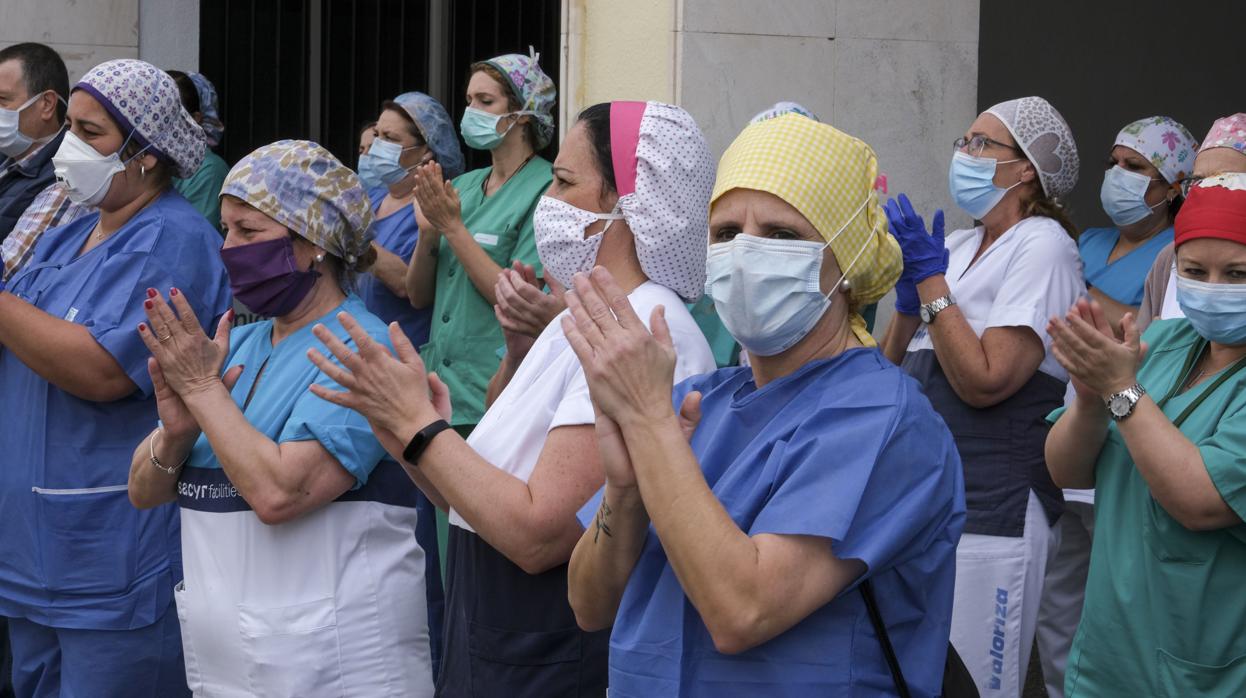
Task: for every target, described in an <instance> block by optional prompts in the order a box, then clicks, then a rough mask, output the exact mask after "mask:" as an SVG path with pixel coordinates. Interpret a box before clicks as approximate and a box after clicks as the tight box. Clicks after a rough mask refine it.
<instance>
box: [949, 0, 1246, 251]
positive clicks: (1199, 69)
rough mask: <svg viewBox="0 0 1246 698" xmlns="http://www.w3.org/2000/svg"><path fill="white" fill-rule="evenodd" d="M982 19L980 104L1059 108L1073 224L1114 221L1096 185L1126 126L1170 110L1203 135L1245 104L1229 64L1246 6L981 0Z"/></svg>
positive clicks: (1235, 57) (1159, 0)
mask: <svg viewBox="0 0 1246 698" xmlns="http://www.w3.org/2000/svg"><path fill="white" fill-rule="evenodd" d="M980 22H981V23H980V33H979V44H978V64H979V70H978V108H979V109H980V110H981V109H986V108H987V107H990V106H991V105H992V104H995V103H998V102H1001V101H1004V100H1007V99H1012V98H1014V97H1022V96H1025V95H1039V96H1042V97H1045V98H1046V99H1048V100H1049V101H1050V102H1051V103H1052V104H1053V105H1055V107H1056V108H1057V109H1059V110H1060V113H1061V114H1063V115H1064V118H1065V119H1067V120H1068V122H1069V127H1070V128H1072V130H1073V135H1074V137H1075V138H1076V140H1077V147H1078V151H1079V153H1080V155H1081V174H1080V177H1079V179H1078V184H1077V189H1075V190H1074V192H1073V195H1072V197H1071V199H1070V201H1069V207H1070V209H1071V212H1072V215H1073V219H1074V221H1075V222H1076V223H1077V225H1078V227H1079V228H1080V229H1086V228H1089V227H1095V226H1102V225H1111V222H1110V221H1109V220H1108V217H1107V215H1106V214H1104V213H1103V210H1102V207H1101V205H1100V203H1099V187H1100V185H1101V184H1102V183H1103V171H1104V164H1103V163H1104V162H1105V160H1106V158H1107V155H1108V152H1109V151H1110V150H1111V147H1112V141H1113V139H1114V138H1115V137H1116V133H1117V132H1118V131H1119V130H1120V129H1121V128H1122V127H1123V126H1125V125H1126V124H1128V123H1130V122H1131V121H1134V120H1136V119H1140V118H1142V117H1146V116H1157V115H1164V116H1171V117H1172V118H1174V119H1176V120H1177V121H1179V122H1181V123H1182V124H1184V125H1185V126H1186V128H1188V129H1190V132H1191V133H1193V134H1194V137H1195V138H1196V139H1199V140H1202V138H1203V137H1204V136H1205V135H1207V130H1208V129H1209V128H1211V124H1212V121H1214V120H1215V119H1217V118H1219V117H1221V116H1225V115H1227V114H1232V113H1235V112H1239V111H1243V110H1246V104H1244V103H1243V97H1242V90H1241V87H1240V81H1239V80H1238V78H1237V75H1236V72H1235V71H1234V67H1235V66H1236V65H1237V64H1238V63H1239V54H1240V53H1241V27H1243V26H1246V3H1242V2H1216V3H1186V4H1180V3H1177V4H1174V3H1172V2H1169V1H1168V0H1099V1H1098V2H1085V1H1084V0H1052V1H1051V2H1046V3H1012V2H989V1H987V0H983V2H982V3H981V20H980ZM965 126H968V124H965ZM950 148H951V146H950V145H949V151H950Z"/></svg>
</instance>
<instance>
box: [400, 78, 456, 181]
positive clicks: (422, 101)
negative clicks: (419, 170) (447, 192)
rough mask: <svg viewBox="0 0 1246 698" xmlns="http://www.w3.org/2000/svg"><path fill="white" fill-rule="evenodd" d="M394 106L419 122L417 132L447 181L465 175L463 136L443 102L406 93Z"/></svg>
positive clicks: (419, 94)
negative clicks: (426, 144) (457, 130)
mask: <svg viewBox="0 0 1246 698" xmlns="http://www.w3.org/2000/svg"><path fill="white" fill-rule="evenodd" d="M393 103H394V104H396V105H398V106H399V107H401V108H402V110H403V111H404V112H406V114H407V116H409V117H411V120H412V121H414V122H415V128H416V129H418V130H419V132H420V136H422V137H423V138H424V142H426V143H428V147H429V148H430V149H431V150H432V151H433V155H434V156H435V157H436V158H437V163H438V164H439V165H441V171H442V172H443V173H445V176H446V179H454V178H455V177H458V176H459V175H461V174H463V170H464V169H465V168H464V164H463V151H462V149H460V148H459V135H458V133H457V132H455V130H454V123H453V122H451V121H450V115H449V114H447V113H446V108H445V107H443V106H441V102H438V101H437V100H435V99H433V98H432V97H429V96H428V95H426V94H424V93H423V92H406V93H404V94H400V95H398V96H397V97H395V98H394V101H393Z"/></svg>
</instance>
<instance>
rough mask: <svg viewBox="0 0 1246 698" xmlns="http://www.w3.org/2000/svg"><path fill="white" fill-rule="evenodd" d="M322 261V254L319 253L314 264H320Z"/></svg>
mask: <svg viewBox="0 0 1246 698" xmlns="http://www.w3.org/2000/svg"><path fill="white" fill-rule="evenodd" d="M323 261H324V253H323V252H321V253H320V254H318V255H316V264H320V263H321V262H323Z"/></svg>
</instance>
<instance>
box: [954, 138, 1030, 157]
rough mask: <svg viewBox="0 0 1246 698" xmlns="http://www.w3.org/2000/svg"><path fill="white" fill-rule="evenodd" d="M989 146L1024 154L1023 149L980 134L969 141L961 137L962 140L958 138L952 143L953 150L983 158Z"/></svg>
mask: <svg viewBox="0 0 1246 698" xmlns="http://www.w3.org/2000/svg"><path fill="white" fill-rule="evenodd" d="M988 145H989V146H992V147H994V146H999V147H1000V148H1007V149H1008V150H1012V151H1014V152H1018V153H1020V152H1022V151H1021V149H1020V148H1018V147H1017V146H1015V145H1008V144H1007V143H1000V142H999V141H997V140H993V139H990V138H987V137H986V136H983V135H982V134H978V135H976V136H974V137H973V138H969V139H966V138H965V137H964V136H961V137H960V138H957V139H956V140H954V141H952V149H953V150H964V151H965V152H967V153H969V154H970V155H972V156H974V157H979V156H981V155H982V151H983V150H985V149H986V147H987V146H988Z"/></svg>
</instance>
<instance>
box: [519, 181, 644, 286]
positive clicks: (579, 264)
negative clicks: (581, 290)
mask: <svg viewBox="0 0 1246 698" xmlns="http://www.w3.org/2000/svg"><path fill="white" fill-rule="evenodd" d="M618 220H623V214H621V213H596V212H593V211H585V210H584V209H582V208H576V207H575V206H572V205H571V204H569V203H567V202H565V201H562V200H561V199H555V198H553V197H550V196H542V197H541V200H540V201H539V202H537V205H536V212H535V213H534V214H533V216H532V226H533V228H534V230H535V233H536V252H537V256H539V257H540V258H541V265H542V266H543V267H545V273H546V274H549V275H550V276H552V277H554V278H555V279H557V280H558V283H560V284H562V285H563V286H564V287H566V288H571V277H572V276H575V274H576V273H577V272H581V271H588V270H590V269H592V268H593V265H594V264H595V263H596V262H597V250H598V249H599V248H600V247H601V240H602V236H604V235H605V233H606V230H607V229H608V228H609V227H610V223H607V224H606V227H605V228H602V229H601V232H599V233H597V234H595V235H592V236H590V237H584V229H585V228H587V227H588V226H590V225H592V224H593V223H596V222H597V221H618Z"/></svg>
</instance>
